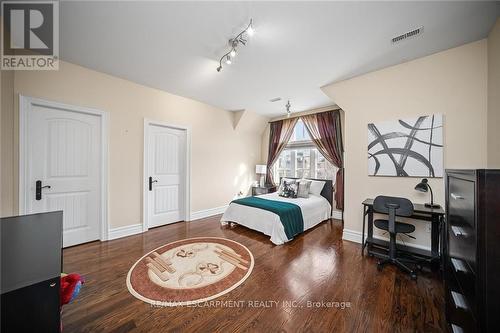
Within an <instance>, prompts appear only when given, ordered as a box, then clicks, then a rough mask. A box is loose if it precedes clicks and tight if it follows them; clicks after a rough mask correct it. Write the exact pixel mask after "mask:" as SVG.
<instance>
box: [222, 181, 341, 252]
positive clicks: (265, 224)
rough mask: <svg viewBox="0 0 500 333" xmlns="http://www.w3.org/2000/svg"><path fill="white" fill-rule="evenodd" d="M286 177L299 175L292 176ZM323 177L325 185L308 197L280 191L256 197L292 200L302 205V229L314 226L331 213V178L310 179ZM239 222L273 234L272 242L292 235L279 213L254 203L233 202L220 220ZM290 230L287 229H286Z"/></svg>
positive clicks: (277, 241) (276, 242)
mask: <svg viewBox="0 0 500 333" xmlns="http://www.w3.org/2000/svg"><path fill="white" fill-rule="evenodd" d="M287 179H296V180H298V178H290V177H287ZM310 180H316V181H323V182H325V185H324V187H323V189H322V190H321V195H313V194H309V198H284V197H280V196H279V195H278V193H277V192H274V193H269V194H264V195H260V196H258V197H257V198H259V199H267V200H273V202H283V203H285V204H286V203H292V204H295V205H297V206H299V207H300V212H301V214H302V220H303V231H306V230H308V229H311V228H313V227H315V226H316V225H318V224H319V223H321V222H323V221H325V220H327V219H329V218H330V217H331V213H332V200H333V193H332V192H333V187H332V181H331V180H325V179H310ZM228 223H236V224H239V225H242V226H245V227H247V228H250V229H253V230H256V231H259V232H262V233H264V234H265V235H268V236H270V237H271V242H272V243H274V244H276V245H282V244H284V243H286V242H288V241H290V240H292V239H293V237H290V236H287V234H289V233H288V232H285V228H284V226H283V225H284V224H283V223H282V220H281V219H280V216H279V215H278V214H277V213H274V212H272V211H269V210H265V209H262V208H256V207H251V206H247V205H243V204H239V203H236V202H231V203H230V204H229V207H228V208H227V209H226V211H225V212H224V215H223V216H222V218H221V224H228ZM287 231H288V230H287Z"/></svg>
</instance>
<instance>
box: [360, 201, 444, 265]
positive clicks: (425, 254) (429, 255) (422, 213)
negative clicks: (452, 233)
mask: <svg viewBox="0 0 500 333" xmlns="http://www.w3.org/2000/svg"><path fill="white" fill-rule="evenodd" d="M362 204H363V233H362V236H361V237H362V240H361V244H362V246H361V255H363V254H364V250H365V247H367V251H368V254H375V252H373V251H372V248H373V247H374V246H378V247H388V246H389V242H387V241H385V240H382V239H377V238H374V237H373V213H374V211H373V199H366V200H365V201H363V203H362ZM413 208H414V211H413V215H412V216H411V217H409V218H410V219H415V220H421V221H428V222H430V223H431V251H426V250H421V249H416V248H413V247H409V246H403V245H400V244H398V245H397V246H398V249H400V250H403V251H407V252H410V253H412V254H416V255H418V256H419V257H420V258H421V259H422V260H424V261H427V262H429V263H430V264H433V265H434V264H436V263H439V264H440V266H441V264H442V263H441V253H443V243H444V242H443V240H444V238H443V234H444V232H443V230H444V228H443V221H444V216H445V213H444V210H443V208H437V209H436V208H428V207H425V205H422V204H415V203H414V204H413ZM367 216H368V230H367V231H368V235H367V237H366V241H365V224H366V217H367Z"/></svg>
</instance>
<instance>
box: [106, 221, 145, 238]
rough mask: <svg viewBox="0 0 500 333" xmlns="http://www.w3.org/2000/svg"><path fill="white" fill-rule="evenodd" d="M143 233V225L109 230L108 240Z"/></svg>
mask: <svg viewBox="0 0 500 333" xmlns="http://www.w3.org/2000/svg"><path fill="white" fill-rule="evenodd" d="M141 232H142V224H141V223H138V224H132V225H126V226H123V227H118V228H113V229H109V232H108V240H112V239H117V238H122V237H127V236H132V235H136V234H140V233H141Z"/></svg>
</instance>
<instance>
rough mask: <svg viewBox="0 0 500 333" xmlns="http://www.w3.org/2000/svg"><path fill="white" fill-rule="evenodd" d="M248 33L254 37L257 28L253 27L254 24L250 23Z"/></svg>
mask: <svg viewBox="0 0 500 333" xmlns="http://www.w3.org/2000/svg"><path fill="white" fill-rule="evenodd" d="M247 34H248V36H250V37H252V36H253V35H254V34H255V30H254V28H253V27H252V25H251V24H250V26H249V27H248V29H247Z"/></svg>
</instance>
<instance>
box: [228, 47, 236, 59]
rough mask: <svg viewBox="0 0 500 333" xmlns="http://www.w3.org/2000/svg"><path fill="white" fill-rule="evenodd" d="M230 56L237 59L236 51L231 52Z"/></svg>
mask: <svg viewBox="0 0 500 333" xmlns="http://www.w3.org/2000/svg"><path fill="white" fill-rule="evenodd" d="M229 55H230V56H231V57H232V58H234V57H236V49H232V50H231V52H229Z"/></svg>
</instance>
